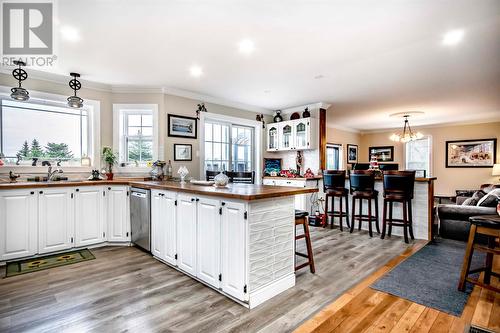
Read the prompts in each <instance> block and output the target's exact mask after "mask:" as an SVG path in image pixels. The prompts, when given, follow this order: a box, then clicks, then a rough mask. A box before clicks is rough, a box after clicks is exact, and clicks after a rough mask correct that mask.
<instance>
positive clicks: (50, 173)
mask: <svg viewBox="0 0 500 333" xmlns="http://www.w3.org/2000/svg"><path fill="white" fill-rule="evenodd" d="M58 173H63V170H62V169H61V168H59V167H57V168H56V169H55V170H54V171H52V166H51V165H49V170H48V172H47V181H48V182H50V181H52V180H54V176H55V175H56V174H58Z"/></svg>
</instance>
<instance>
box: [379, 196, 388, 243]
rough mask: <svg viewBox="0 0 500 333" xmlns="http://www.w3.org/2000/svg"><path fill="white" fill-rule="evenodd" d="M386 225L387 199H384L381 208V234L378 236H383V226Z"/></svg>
mask: <svg viewBox="0 0 500 333" xmlns="http://www.w3.org/2000/svg"><path fill="white" fill-rule="evenodd" d="M386 226H387V201H385V199H384V207H383V208H382V235H380V238H382V239H384V238H385V228H386Z"/></svg>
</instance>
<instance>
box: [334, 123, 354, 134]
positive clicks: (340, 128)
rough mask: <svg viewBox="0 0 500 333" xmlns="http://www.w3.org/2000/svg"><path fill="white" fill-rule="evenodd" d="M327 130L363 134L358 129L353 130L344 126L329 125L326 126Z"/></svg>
mask: <svg viewBox="0 0 500 333" xmlns="http://www.w3.org/2000/svg"><path fill="white" fill-rule="evenodd" d="M326 127H327V128H333V129H338V130H341V131H345V132H350V133H356V134H362V132H361V131H360V130H358V129H355V128H352V127H347V126H342V125H329V124H328V123H327V125H326Z"/></svg>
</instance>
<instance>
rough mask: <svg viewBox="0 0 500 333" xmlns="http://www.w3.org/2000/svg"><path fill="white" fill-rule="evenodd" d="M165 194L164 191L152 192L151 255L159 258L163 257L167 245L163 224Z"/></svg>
mask: <svg viewBox="0 0 500 333" xmlns="http://www.w3.org/2000/svg"><path fill="white" fill-rule="evenodd" d="M164 194H165V192H164V191H158V190H152V191H151V253H152V254H153V255H154V256H155V257H158V258H162V257H163V254H164V245H165V239H164V234H165V232H164V223H163V219H164V218H163V211H164V210H165V208H164V207H165V200H164V199H163V196H164Z"/></svg>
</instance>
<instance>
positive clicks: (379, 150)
mask: <svg viewBox="0 0 500 333" xmlns="http://www.w3.org/2000/svg"><path fill="white" fill-rule="evenodd" d="M373 155H375V156H376V157H377V161H378V162H393V161H394V146H381V147H370V149H369V150H368V161H369V160H370V159H371V157H372V156H373Z"/></svg>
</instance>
